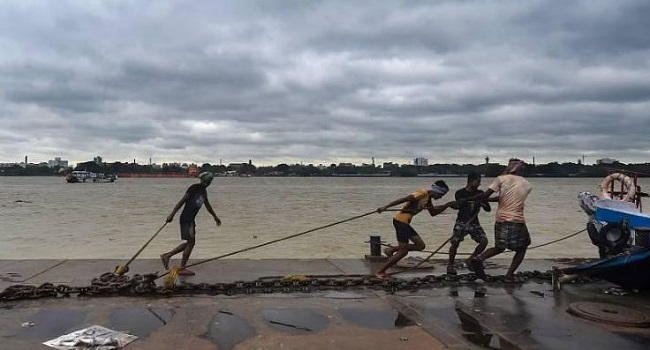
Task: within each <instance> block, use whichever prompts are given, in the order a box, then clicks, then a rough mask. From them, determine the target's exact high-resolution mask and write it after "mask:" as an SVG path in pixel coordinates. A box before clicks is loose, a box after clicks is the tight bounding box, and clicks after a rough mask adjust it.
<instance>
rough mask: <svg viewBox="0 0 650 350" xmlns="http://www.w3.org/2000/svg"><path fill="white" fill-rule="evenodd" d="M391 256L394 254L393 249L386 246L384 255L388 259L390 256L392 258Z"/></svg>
mask: <svg viewBox="0 0 650 350" xmlns="http://www.w3.org/2000/svg"><path fill="white" fill-rule="evenodd" d="M393 254H395V250H394V249H393V247H392V246H388V247H386V248H384V255H386V256H387V257H389V258H390V257H391V256H393Z"/></svg>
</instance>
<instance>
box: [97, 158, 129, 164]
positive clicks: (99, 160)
mask: <svg viewBox="0 0 650 350" xmlns="http://www.w3.org/2000/svg"><path fill="white" fill-rule="evenodd" d="M102 160H103V159H102V157H100V156H97V157H94V158H93V162H94V163H95V164H97V165H102ZM133 163H135V159H134V160H133Z"/></svg>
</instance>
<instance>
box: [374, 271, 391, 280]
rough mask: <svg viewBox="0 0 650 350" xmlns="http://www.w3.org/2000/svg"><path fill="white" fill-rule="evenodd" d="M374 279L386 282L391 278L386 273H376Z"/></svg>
mask: <svg viewBox="0 0 650 350" xmlns="http://www.w3.org/2000/svg"><path fill="white" fill-rule="evenodd" d="M375 277H377V278H381V279H383V280H387V279H390V278H391V277H390V275H389V274H387V273H386V272H377V273H376V274H375Z"/></svg>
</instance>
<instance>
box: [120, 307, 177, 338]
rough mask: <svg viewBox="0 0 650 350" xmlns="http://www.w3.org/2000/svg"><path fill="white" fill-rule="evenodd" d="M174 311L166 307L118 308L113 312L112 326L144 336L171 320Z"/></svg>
mask: <svg viewBox="0 0 650 350" xmlns="http://www.w3.org/2000/svg"><path fill="white" fill-rule="evenodd" d="M173 316H174V313H173V312H172V311H171V310H166V309H150V308H136V309H116V310H114V311H113V312H112V313H111V327H112V328H113V329H116V330H119V331H122V332H126V333H129V334H133V335H135V336H138V337H139V338H144V337H146V336H148V335H149V334H150V333H151V332H153V331H155V330H156V329H158V328H160V327H162V326H164V325H166V324H167V322H169V321H170V320H171V319H172V317H173Z"/></svg>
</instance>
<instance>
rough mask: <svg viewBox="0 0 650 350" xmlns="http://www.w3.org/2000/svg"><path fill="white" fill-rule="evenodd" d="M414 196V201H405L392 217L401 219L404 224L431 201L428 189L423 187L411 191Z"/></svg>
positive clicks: (408, 222) (409, 221)
mask: <svg viewBox="0 0 650 350" xmlns="http://www.w3.org/2000/svg"><path fill="white" fill-rule="evenodd" d="M411 195H412V196H413V197H415V202H407V203H405V204H404V206H403V207H402V210H401V211H399V212H397V214H395V216H394V217H393V218H394V219H395V220H397V221H401V222H403V223H405V224H410V223H411V219H413V216H415V214H417V213H419V212H421V211H422V210H423V209H424V208H426V207H427V205H429V203H430V202H431V196H429V190H427V189H425V188H423V189H419V190H417V191H415V192H413V193H411Z"/></svg>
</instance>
